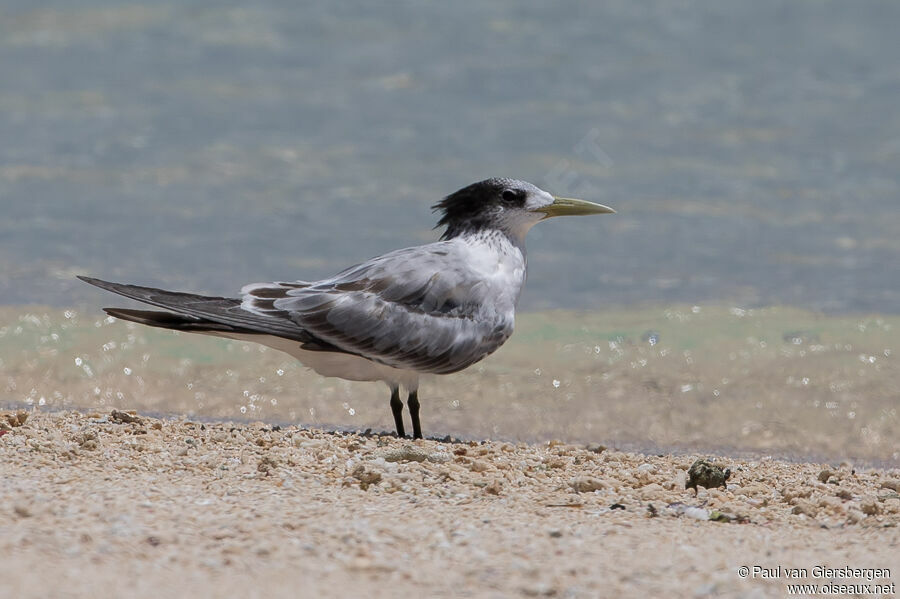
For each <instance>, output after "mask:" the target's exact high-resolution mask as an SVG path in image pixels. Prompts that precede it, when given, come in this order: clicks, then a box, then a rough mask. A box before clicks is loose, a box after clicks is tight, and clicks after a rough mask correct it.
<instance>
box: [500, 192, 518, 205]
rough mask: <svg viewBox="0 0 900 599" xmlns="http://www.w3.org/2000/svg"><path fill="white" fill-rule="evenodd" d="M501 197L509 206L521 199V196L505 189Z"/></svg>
mask: <svg viewBox="0 0 900 599" xmlns="http://www.w3.org/2000/svg"><path fill="white" fill-rule="evenodd" d="M500 197H501V198H503V201H504V202H506V203H507V204H513V203H515V202H516V200H518V199H519V194H517V193H516V192H515V191H513V190H512V189H504V190H503V193H501V194H500Z"/></svg>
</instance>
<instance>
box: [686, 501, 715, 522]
mask: <svg viewBox="0 0 900 599" xmlns="http://www.w3.org/2000/svg"><path fill="white" fill-rule="evenodd" d="M681 513H682V514H683V515H685V516H687V517H688V518H692V519H694V520H709V512H708V511H707V510H705V509H703V508H702V507H696V506H693V505H689V506H687V507H685V508H684V511H683V512H681Z"/></svg>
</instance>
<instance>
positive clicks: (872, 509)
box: [859, 497, 881, 516]
mask: <svg viewBox="0 0 900 599" xmlns="http://www.w3.org/2000/svg"><path fill="white" fill-rule="evenodd" d="M859 509H860V510H862V513H864V514H865V515H866V516H877V515H878V514H880V513H881V506H880V505H878V501H877V500H876V499H875V498H874V497H866V498H864V499H863V500H862V501H860V502H859Z"/></svg>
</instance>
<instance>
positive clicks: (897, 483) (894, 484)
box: [881, 478, 900, 493]
mask: <svg viewBox="0 0 900 599" xmlns="http://www.w3.org/2000/svg"><path fill="white" fill-rule="evenodd" d="M881 488H882V489H891V490H892V491H896V492H897V493H900V480H898V479H895V478H892V479H888V480H886V481H884V482H883V483H881Z"/></svg>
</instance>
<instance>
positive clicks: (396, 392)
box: [391, 387, 412, 437]
mask: <svg viewBox="0 0 900 599" xmlns="http://www.w3.org/2000/svg"><path fill="white" fill-rule="evenodd" d="M410 410H412V408H410ZM391 412H393V413H394V424H395V425H397V436H398V437H405V436H406V432H405V431H404V430H403V402H402V401H400V389H399V388H398V387H394V388H393V389H391Z"/></svg>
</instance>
